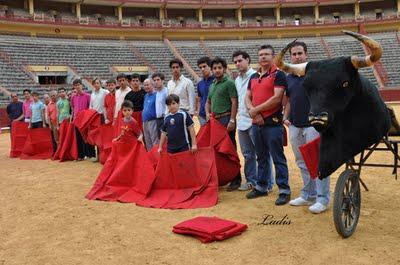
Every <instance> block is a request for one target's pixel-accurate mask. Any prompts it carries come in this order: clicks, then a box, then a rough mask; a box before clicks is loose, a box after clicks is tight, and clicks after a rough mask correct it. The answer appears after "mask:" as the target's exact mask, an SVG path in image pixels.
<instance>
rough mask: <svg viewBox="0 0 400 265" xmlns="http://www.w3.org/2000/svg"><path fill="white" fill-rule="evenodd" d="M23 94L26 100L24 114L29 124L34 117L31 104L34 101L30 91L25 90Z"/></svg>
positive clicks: (23, 105) (23, 106) (23, 107)
mask: <svg viewBox="0 0 400 265" xmlns="http://www.w3.org/2000/svg"><path fill="white" fill-rule="evenodd" d="M23 93H24V98H25V100H24V102H23V104H22V110H23V112H24V121H25V122H29V121H30V120H31V116H32V112H31V104H32V103H33V99H32V97H31V91H30V90H29V89H25V90H24V91H23Z"/></svg>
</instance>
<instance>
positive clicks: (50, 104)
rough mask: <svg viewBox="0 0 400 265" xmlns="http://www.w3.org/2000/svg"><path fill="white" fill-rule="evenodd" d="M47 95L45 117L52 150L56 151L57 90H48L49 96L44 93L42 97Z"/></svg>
mask: <svg viewBox="0 0 400 265" xmlns="http://www.w3.org/2000/svg"><path fill="white" fill-rule="evenodd" d="M45 96H47V97H46V98H44V99H45V105H46V108H45V111H46V113H45V117H46V124H47V126H49V128H50V130H51V139H52V142H53V151H54V153H55V152H56V151H57V145H58V131H57V125H58V123H57V107H56V101H57V92H56V91H54V90H52V91H50V96H49V95H47V94H45V95H44V96H43V97H45Z"/></svg>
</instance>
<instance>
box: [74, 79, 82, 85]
mask: <svg viewBox="0 0 400 265" xmlns="http://www.w3.org/2000/svg"><path fill="white" fill-rule="evenodd" d="M72 85H82V80H80V79H75V80H74V81H73V82H72Z"/></svg>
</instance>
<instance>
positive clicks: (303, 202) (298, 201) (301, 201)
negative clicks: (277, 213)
mask: <svg viewBox="0 0 400 265" xmlns="http://www.w3.org/2000/svg"><path fill="white" fill-rule="evenodd" d="M313 203H314V202H313V201H307V200H304V199H303V198H302V197H298V198H296V199H293V200H291V201H290V202H289V204H290V205H292V206H305V205H307V206H308V205H312V204H313Z"/></svg>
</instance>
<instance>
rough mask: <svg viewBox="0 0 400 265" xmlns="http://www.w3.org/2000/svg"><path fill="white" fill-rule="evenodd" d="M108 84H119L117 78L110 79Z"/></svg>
mask: <svg viewBox="0 0 400 265" xmlns="http://www.w3.org/2000/svg"><path fill="white" fill-rule="evenodd" d="M106 83H107V84H117V81H115V79H108V80H107V82H106Z"/></svg>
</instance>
